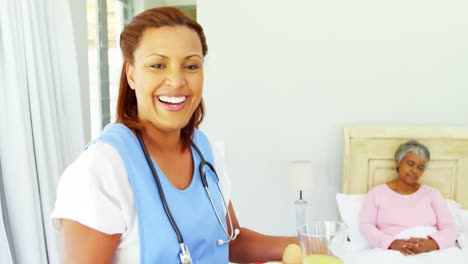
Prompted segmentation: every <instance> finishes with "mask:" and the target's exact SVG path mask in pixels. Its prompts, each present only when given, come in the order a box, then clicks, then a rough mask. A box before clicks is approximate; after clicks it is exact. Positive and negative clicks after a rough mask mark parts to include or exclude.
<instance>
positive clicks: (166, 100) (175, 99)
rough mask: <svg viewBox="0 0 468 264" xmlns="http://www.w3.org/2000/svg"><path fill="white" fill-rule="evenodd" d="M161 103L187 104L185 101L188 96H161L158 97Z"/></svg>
mask: <svg viewBox="0 0 468 264" xmlns="http://www.w3.org/2000/svg"><path fill="white" fill-rule="evenodd" d="M158 99H159V101H161V102H162V103H167V104H180V103H183V102H185V99H187V96H166V95H161V96H159V97H158Z"/></svg>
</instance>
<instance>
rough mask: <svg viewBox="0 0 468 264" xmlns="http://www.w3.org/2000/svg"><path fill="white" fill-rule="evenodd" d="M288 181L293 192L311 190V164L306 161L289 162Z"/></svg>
mask: <svg viewBox="0 0 468 264" xmlns="http://www.w3.org/2000/svg"><path fill="white" fill-rule="evenodd" d="M288 179H289V183H290V184H289V185H290V188H291V189H292V190H293V191H298V190H311V189H312V185H313V180H312V163H311V162H310V161H308V160H295V161H291V162H289V166H288Z"/></svg>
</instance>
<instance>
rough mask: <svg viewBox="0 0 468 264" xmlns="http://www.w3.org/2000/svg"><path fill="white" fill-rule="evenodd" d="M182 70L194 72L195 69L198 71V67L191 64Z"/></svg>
mask: <svg viewBox="0 0 468 264" xmlns="http://www.w3.org/2000/svg"><path fill="white" fill-rule="evenodd" d="M184 68H185V69H187V70H192V71H193V70H196V69H198V68H200V67H198V65H196V64H191V65H187V66H185V67H184Z"/></svg>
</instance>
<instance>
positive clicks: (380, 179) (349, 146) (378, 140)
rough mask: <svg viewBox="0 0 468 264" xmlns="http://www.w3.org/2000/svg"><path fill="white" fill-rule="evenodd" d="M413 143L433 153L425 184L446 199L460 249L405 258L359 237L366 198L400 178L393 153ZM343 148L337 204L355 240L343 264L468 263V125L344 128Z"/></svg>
mask: <svg viewBox="0 0 468 264" xmlns="http://www.w3.org/2000/svg"><path fill="white" fill-rule="evenodd" d="M409 139H416V140H418V141H420V142H421V143H423V144H425V145H426V146H427V147H428V148H429V150H430V152H431V162H430V165H429V167H428V168H427V170H426V171H425V173H424V175H423V177H422V178H421V182H422V183H425V184H427V185H429V186H432V187H434V188H437V189H438V190H439V191H440V192H441V193H442V195H443V196H444V197H445V198H446V199H447V203H448V205H449V208H450V210H451V213H452V216H453V217H454V219H456V223H457V226H459V228H460V235H461V236H460V239H459V242H460V244H457V247H454V248H450V249H446V250H441V251H433V252H430V253H425V254H420V255H415V256H408V257H405V256H403V255H402V254H401V253H399V252H397V251H393V250H382V249H371V248H370V247H369V246H368V244H367V243H366V241H365V239H363V237H362V235H360V233H359V228H358V224H359V219H358V218H359V214H358V212H359V209H360V206H361V205H362V202H363V200H364V199H365V194H366V193H367V191H368V190H369V189H370V188H372V187H373V186H375V185H378V184H382V183H385V182H388V181H390V180H391V179H394V178H395V177H397V172H396V170H395V164H394V161H393V155H394V153H395V151H396V149H397V147H398V146H399V145H400V144H402V143H404V142H406V141H407V140H409ZM343 150H344V151H343V187H342V193H340V194H337V202H338V208H339V211H340V216H341V218H342V221H343V222H345V224H346V225H347V226H348V236H349V238H350V240H351V241H350V242H349V245H348V250H347V251H346V252H347V253H346V255H344V256H343V257H342V258H343V259H344V260H345V263H347V264H348V263H349V264H358V263H359V264H366V263H376V262H378V263H379V264H385V263H401V264H413V263H425V264H426V263H429V264H430V263H440V262H441V261H445V262H447V263H468V245H466V241H463V239H464V236H465V235H466V237H467V238H468V223H466V222H467V219H466V215H467V212H468V127H400V126H391V127H363V126H353V127H346V128H344V149H343ZM463 216H464V217H465V218H463ZM465 233H466V234H465ZM462 235H463V236H462Z"/></svg>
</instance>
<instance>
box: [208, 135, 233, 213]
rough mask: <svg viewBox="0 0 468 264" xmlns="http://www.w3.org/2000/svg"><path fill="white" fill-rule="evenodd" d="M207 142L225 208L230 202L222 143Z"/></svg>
mask: <svg viewBox="0 0 468 264" xmlns="http://www.w3.org/2000/svg"><path fill="white" fill-rule="evenodd" d="M208 140H209V142H210V145H211V148H212V150H213V157H214V162H215V164H214V166H215V168H216V173H217V174H218V177H219V188H220V189H221V193H222V194H223V196H224V201H225V202H226V207H227V206H229V202H230V201H231V181H230V179H229V175H228V172H227V168H226V151H225V145H224V142H223V141H220V140H212V139H210V138H208Z"/></svg>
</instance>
